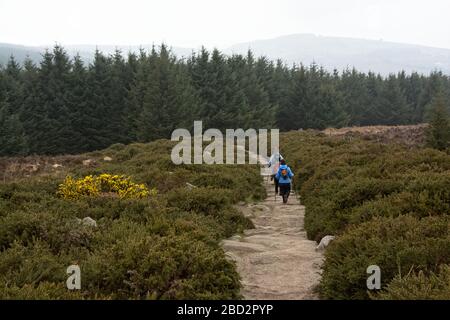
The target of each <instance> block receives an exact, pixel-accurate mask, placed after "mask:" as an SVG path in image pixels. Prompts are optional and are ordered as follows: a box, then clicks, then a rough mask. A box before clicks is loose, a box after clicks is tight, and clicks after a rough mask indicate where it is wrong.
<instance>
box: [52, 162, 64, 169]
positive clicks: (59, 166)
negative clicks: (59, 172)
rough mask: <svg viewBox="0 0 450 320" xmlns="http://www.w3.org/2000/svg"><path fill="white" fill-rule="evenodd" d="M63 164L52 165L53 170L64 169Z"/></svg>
mask: <svg viewBox="0 0 450 320" xmlns="http://www.w3.org/2000/svg"><path fill="white" fill-rule="evenodd" d="M62 166H63V165H62V164H58V163H55V164H54V165H52V168H53V169H58V168H62Z"/></svg>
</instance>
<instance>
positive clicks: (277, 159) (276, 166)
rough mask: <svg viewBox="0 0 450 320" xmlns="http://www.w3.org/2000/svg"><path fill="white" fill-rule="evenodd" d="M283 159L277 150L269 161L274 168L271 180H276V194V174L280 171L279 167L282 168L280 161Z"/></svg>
mask: <svg viewBox="0 0 450 320" xmlns="http://www.w3.org/2000/svg"><path fill="white" fill-rule="evenodd" d="M281 160H283V156H282V155H281V154H280V153H279V152H276V153H274V154H273V155H272V156H271V157H270V159H269V163H268V167H269V168H271V169H272V174H271V176H270V180H271V181H274V184H275V194H278V179H277V178H276V175H277V173H278V169H279V168H280V161H281Z"/></svg>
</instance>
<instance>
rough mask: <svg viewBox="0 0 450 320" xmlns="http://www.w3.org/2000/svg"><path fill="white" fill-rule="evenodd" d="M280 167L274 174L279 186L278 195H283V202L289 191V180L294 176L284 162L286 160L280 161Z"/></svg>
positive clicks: (286, 198) (286, 199) (285, 201)
mask: <svg viewBox="0 0 450 320" xmlns="http://www.w3.org/2000/svg"><path fill="white" fill-rule="evenodd" d="M280 164H281V165H280V168H279V169H278V172H277V174H276V176H275V179H278V185H279V187H280V196H282V197H283V203H287V201H288V198H289V194H290V193H291V182H292V178H293V177H294V173H293V172H292V170H291V168H289V167H288V165H287V164H286V160H284V159H283V160H281V161H280Z"/></svg>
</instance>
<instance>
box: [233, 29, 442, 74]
mask: <svg viewBox="0 0 450 320" xmlns="http://www.w3.org/2000/svg"><path fill="white" fill-rule="evenodd" d="M249 48H251V49H252V51H253V52H254V53H255V55H258V56H259V55H265V56H267V57H268V58H270V59H277V58H280V59H282V60H283V61H285V62H287V63H289V64H292V63H297V64H298V63H303V64H311V63H312V62H316V63H318V64H320V65H323V66H324V67H325V68H326V69H329V70H333V69H334V68H336V69H338V70H342V69H345V68H347V67H350V68H352V67H355V68H356V69H358V70H360V71H366V72H367V71H374V72H377V73H382V74H388V73H391V72H397V71H399V70H405V71H406V72H408V73H409V72H412V71H417V72H419V73H425V74H427V73H429V72H431V71H434V70H441V71H442V72H444V73H446V74H450V50H449V49H438V48H431V47H425V46H419V45H411V44H400V43H394V42H385V41H381V40H379V41H377V40H363V39H351V38H337V37H322V36H315V35H311V34H296V35H289V36H283V37H279V38H274V39H268V40H258V41H253V42H247V43H241V44H237V45H234V46H232V47H231V48H229V49H227V50H226V52H227V53H243V52H246V51H247V50H248V49H249Z"/></svg>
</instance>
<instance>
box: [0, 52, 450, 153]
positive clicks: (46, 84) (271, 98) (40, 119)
mask: <svg viewBox="0 0 450 320" xmlns="http://www.w3.org/2000/svg"><path fill="white" fill-rule="evenodd" d="M438 95H439V96H440V97H441V100H442V102H441V103H440V104H441V105H443V108H444V109H445V110H448V108H449V105H448V101H450V78H449V76H447V75H444V74H442V73H440V72H434V73H432V74H430V75H428V76H425V75H420V74H417V73H413V74H409V75H408V74H405V73H404V72H399V73H398V74H391V75H390V76H388V77H382V76H380V75H378V74H374V73H368V74H366V73H361V72H358V71H357V70H351V69H349V70H343V71H342V72H338V71H335V72H328V71H326V70H325V69H323V68H321V67H320V66H317V65H311V66H303V65H294V66H287V65H285V64H284V63H283V62H281V61H270V60H268V59H267V58H265V57H254V56H253V54H252V52H250V51H249V52H248V53H247V54H246V55H231V56H226V55H224V54H222V53H221V52H220V51H218V50H213V51H211V52H210V51H208V50H206V49H201V50H199V51H198V52H193V54H192V56H191V57H189V58H188V59H178V58H177V57H175V56H174V55H173V54H172V53H171V51H170V49H169V48H168V47H167V46H165V45H162V46H160V47H158V48H156V47H154V48H151V49H150V51H146V50H141V51H140V52H139V53H129V54H128V55H124V54H123V53H122V52H120V51H116V52H115V53H113V54H111V55H105V54H103V53H101V52H96V54H95V57H94V60H93V61H92V62H91V63H89V64H86V63H84V62H83V61H82V60H81V58H80V57H79V56H75V57H74V58H70V57H69V55H68V54H67V53H66V51H65V50H64V48H62V47H60V46H55V47H54V48H53V50H51V51H46V52H45V53H43V55H42V60H41V62H40V63H39V65H34V64H33V63H32V62H31V61H26V62H25V63H24V64H23V65H19V64H18V63H17V62H16V61H15V59H14V57H11V59H10V61H9V62H8V64H7V65H6V66H0V155H24V154H34V153H36V154H64V153H80V152H85V151H92V150H97V149H102V148H105V147H107V146H109V145H111V144H114V143H129V142H133V141H141V142H147V141H151V140H156V139H159V138H169V137H170V135H171V132H172V131H173V130H174V129H176V128H188V129H190V128H191V127H192V125H193V122H194V120H202V121H203V123H204V127H205V128H218V129H221V130H224V129H227V128H244V129H245V128H255V129H258V128H279V129H280V130H282V131H288V130H298V129H309V128H313V129H324V128H326V127H342V126H364V125H401V124H416V123H421V122H425V121H428V118H427V115H428V114H429V112H428V110H429V109H430V105H431V103H432V101H434V99H435V97H437V96H438Z"/></svg>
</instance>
